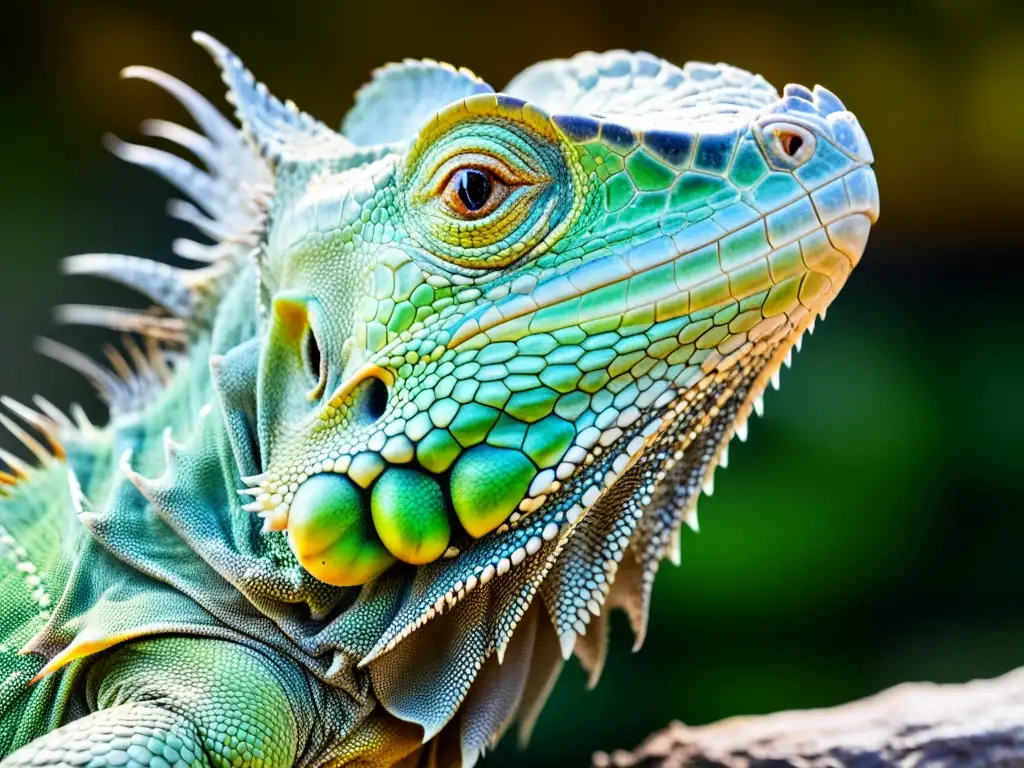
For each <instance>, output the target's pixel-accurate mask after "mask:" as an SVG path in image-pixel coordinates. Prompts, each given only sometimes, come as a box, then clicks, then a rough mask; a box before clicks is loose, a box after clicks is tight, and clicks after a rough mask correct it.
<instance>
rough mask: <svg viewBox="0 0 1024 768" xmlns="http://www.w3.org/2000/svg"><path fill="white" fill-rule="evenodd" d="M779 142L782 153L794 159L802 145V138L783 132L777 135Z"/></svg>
mask: <svg viewBox="0 0 1024 768" xmlns="http://www.w3.org/2000/svg"><path fill="white" fill-rule="evenodd" d="M779 141H780V143H781V144H782V151H783V152H785V153H786V154H787V155H789V156H790V157H795V156H796V153H797V152H799V151H800V147H802V146H803V145H804V139H803V137H802V136H800V135H799V134H796V133H788V132H783V133H781V134H780V135H779Z"/></svg>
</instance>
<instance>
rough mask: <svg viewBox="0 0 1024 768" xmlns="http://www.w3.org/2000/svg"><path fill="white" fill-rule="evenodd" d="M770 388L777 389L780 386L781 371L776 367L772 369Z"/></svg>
mask: <svg viewBox="0 0 1024 768" xmlns="http://www.w3.org/2000/svg"><path fill="white" fill-rule="evenodd" d="M771 381H772V389H774V390H776V391H778V389H779V387H781V386H782V372H781V371H780V370H779V369H778V368H776V369H775V370H774V371H772V380H771Z"/></svg>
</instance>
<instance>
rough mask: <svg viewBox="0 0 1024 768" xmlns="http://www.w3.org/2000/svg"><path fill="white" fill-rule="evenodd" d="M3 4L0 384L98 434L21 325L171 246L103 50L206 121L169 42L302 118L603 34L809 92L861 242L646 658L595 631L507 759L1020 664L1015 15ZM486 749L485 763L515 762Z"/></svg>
mask: <svg viewBox="0 0 1024 768" xmlns="http://www.w3.org/2000/svg"><path fill="white" fill-rule="evenodd" d="M4 15H5V22H4V26H3V29H2V31H0V35H2V36H3V38H7V39H2V40H0V43H2V45H0V65H2V68H0V71H2V72H3V73H4V74H3V78H2V80H0V109H2V110H3V113H2V120H0V147H2V148H3V160H2V161H0V237H2V247H0V275H2V283H0V328H2V329H3V333H2V334H0V392H4V393H7V394H10V395H13V396H15V397H18V398H27V397H28V396H30V395H31V393H32V392H35V391H38V392H41V393H43V394H44V395H46V396H47V397H49V398H51V399H52V400H54V401H55V402H57V403H60V404H67V403H68V401H70V400H80V401H82V402H84V403H85V405H86V407H87V409H88V410H89V411H90V412H91V413H93V414H96V415H97V416H98V415H99V414H101V413H102V409H101V408H100V406H99V404H98V403H97V402H96V401H95V399H94V398H93V397H92V396H91V394H90V393H89V390H88V387H87V386H86V385H85V383H84V382H83V381H80V380H79V379H78V378H77V376H76V375H75V374H72V373H70V372H68V371H66V370H64V369H62V368H61V367H60V366H58V365H57V364H56V363H51V362H49V361H47V360H45V359H43V358H42V357H40V356H39V355H37V354H35V353H34V351H33V349H32V344H33V337H35V336H36V335H40V334H45V335H54V336H56V337H57V338H60V339H62V340H65V341H67V340H71V341H73V342H75V343H78V344H80V345H82V346H84V347H85V348H86V349H88V350H90V351H94V352H98V350H99V346H100V342H101V341H102V335H101V334H100V333H99V332H96V333H90V332H86V331H77V330H64V329H57V328H55V327H54V324H53V321H52V319H51V315H50V307H51V306H52V305H54V304H57V303H61V302H67V301H83V300H85V301H101V302H103V301H110V300H114V301H132V300H133V299H131V298H130V297H128V296H127V295H126V294H124V293H121V292H120V291H118V290H117V289H115V288H112V287H109V286H105V285H102V284H100V283H93V282H87V281H85V280H65V279H62V278H61V277H60V276H59V274H58V268H57V264H58V259H59V258H60V257H62V256H65V255H69V254H72V253H77V252H90V251H113V252H125V253H134V254H139V255H146V256H156V257H169V243H170V241H171V239H172V237H176V236H179V235H182V234H185V233H186V231H187V230H186V229H185V228H184V227H183V226H178V225H176V224H175V223H173V222H171V221H170V220H169V219H168V218H166V217H165V216H163V215H162V210H163V205H164V201H165V199H166V198H167V197H168V196H169V194H170V190H169V189H168V188H167V187H166V186H165V185H164V184H162V183H161V182H160V181H158V180H157V179H156V178H155V177H150V176H149V175H147V174H145V173H144V172H142V171H139V170H136V169H134V168H130V167H128V166H125V165H123V164H121V163H119V162H118V161H116V160H115V159H114V158H112V157H111V156H109V155H108V154H106V153H105V152H104V150H102V149H101V147H100V142H99V139H100V136H101V135H102V134H103V133H104V132H107V131H109V132H113V133H116V134H117V135H119V136H121V137H123V138H127V139H136V138H138V136H139V134H138V131H137V124H138V123H139V121H140V120H141V119H143V118H146V117H155V116H160V117H170V118H174V119H183V118H184V115H183V112H182V110H181V109H180V108H179V107H178V106H177V105H176V104H175V103H174V102H173V101H172V100H171V99H170V98H169V97H168V96H166V95H165V94H163V93H162V92H160V91H158V90H157V89H155V88H153V87H152V86H150V85H148V84H144V83H138V82H127V83H126V82H121V81H119V80H118V75H117V73H118V71H119V70H120V69H121V68H122V67H124V66H126V65H128V64H137V63H141V64H149V65H153V66H156V67H159V68H161V69H164V70H167V71H169V72H171V73H173V74H175V75H177V76H178V77H180V78H182V79H183V80H185V81H186V82H189V83H191V84H192V85H194V86H195V87H197V88H198V89H199V90H200V91H201V92H203V93H204V94H206V95H208V96H210V97H213V98H215V99H216V100H217V103H219V104H221V103H222V102H221V101H220V99H219V97H220V95H221V92H222V88H221V85H220V83H219V79H218V77H217V74H216V73H215V71H214V69H213V67H212V66H211V64H210V62H209V60H208V59H207V57H206V55H205V54H204V53H203V52H202V51H201V50H199V49H198V48H197V47H196V46H194V45H192V44H191V43H190V42H189V39H188V34H189V32H190V31H191V30H193V29H197V28H198V29H203V30H206V31H208V32H210V33H212V34H214V35H215V36H217V37H219V38H220V39H221V40H223V41H224V42H225V43H227V44H228V45H230V46H231V47H233V48H234V49H235V50H236V51H237V52H238V53H239V54H240V55H241V56H242V57H243V59H244V60H245V61H246V62H247V63H248V65H249V66H250V67H251V68H252V69H253V70H254V72H255V73H256V74H257V76H258V77H260V78H261V79H263V80H265V81H267V83H268V84H269V85H270V87H271V89H272V90H273V91H274V92H275V93H276V94H278V95H279V96H281V97H289V98H292V99H294V100H295V101H296V102H298V104H299V105H300V106H301V107H302V108H303V109H305V110H307V111H310V112H312V113H313V114H315V115H317V116H318V117H320V118H321V119H323V120H325V121H326V122H328V123H331V124H337V122H338V121H339V120H340V118H341V116H342V114H343V113H344V111H345V110H346V109H347V107H348V106H349V105H350V103H351V94H352V93H353V91H354V90H355V89H356V88H357V87H358V86H359V85H360V84H361V83H362V82H363V81H364V80H365V78H366V77H367V75H368V73H369V71H370V70H371V69H372V68H373V67H375V66H378V65H380V64H383V63H385V62H388V61H392V60H396V59H401V58H403V57H424V56H426V57H432V58H439V59H443V60H447V61H451V62H453V63H455V64H458V65H464V66H468V67H470V68H472V69H473V70H474V71H476V72H477V73H478V74H480V75H481V76H483V77H484V78H485V79H488V80H489V81H490V82H492V83H493V84H495V85H496V86H499V87H500V86H501V85H502V84H503V83H505V82H507V81H508V80H509V79H510V78H511V76H512V75H514V74H515V73H516V72H518V71H519V70H520V69H522V68H523V67H525V66H527V65H528V64H530V63H532V62H534V61H536V60H538V59H543V58H551V57H557V56H566V55H571V54H573V53H575V52H577V51H579V50H584V49H595V50H603V49H607V48H614V47H625V48H633V49H646V50H650V51H652V52H654V53H656V54H659V55H661V56H663V57H665V58H667V59H669V60H671V61H675V62H677V63H682V62H684V61H686V60H688V59H703V60H712V61H718V60H724V61H728V62H730V63H733V64H736V65H738V66H741V67H745V68H748V69H752V70H755V71H758V72H760V73H762V74H763V75H765V77H767V78H768V79H769V80H770V81H771V82H773V83H774V84H776V86H779V87H780V88H781V86H782V85H783V84H785V83H786V82H790V81H794V82H802V83H805V84H807V85H813V84H814V83H816V82H818V83H822V84H823V85H826V86H828V87H829V88H831V89H832V90H834V91H835V92H836V93H837V94H838V95H839V96H840V98H842V99H843V100H844V101H845V103H846V105H847V106H848V107H849V108H850V109H852V110H853V111H855V112H856V113H857V114H858V116H859V117H860V120H861V123H862V124H863V126H864V127H865V129H866V130H867V133H868V135H869V137H870V139H871V142H872V144H873V147H874V150H875V155H876V168H877V173H878V180H879V186H880V188H881V196H882V218H881V221H880V223H879V224H878V226H877V227H876V228H875V230H874V232H873V234H872V236H871V242H870V243H869V246H868V251H867V254H866V256H865V257H864V260H863V262H862V264H861V266H860V267H859V268H858V269H857V271H856V272H855V273H854V275H853V277H852V278H851V280H850V282H849V284H848V286H847V288H846V290H845V292H844V294H843V295H842V296H841V297H840V299H839V300H838V302H837V303H836V304H835V305H834V307H833V308H832V309H831V310H830V312H829V316H828V320H827V321H826V322H825V323H823V324H822V323H819V326H818V331H817V333H816V334H815V335H814V336H813V337H811V338H809V339H808V340H807V343H806V344H805V346H804V351H803V352H802V353H801V354H800V355H798V356H797V358H796V363H795V365H794V367H793V369H792V370H790V371H784V373H783V376H782V383H783V387H782V390H781V392H778V393H774V392H773V393H769V395H768V397H767V413H766V415H765V417H764V418H763V419H761V420H759V421H757V422H756V423H754V424H753V425H752V429H751V439H750V441H749V442H748V443H747V444H744V445H734V447H733V450H732V453H731V464H730V467H729V469H728V470H725V471H723V472H720V474H719V475H718V477H717V478H716V480H717V483H716V484H717V488H718V490H717V491H716V493H715V496H714V497H713V498H710V499H706V500H704V501H702V503H701V507H700V513H701V526H702V533H701V534H699V535H696V534H692V533H690V532H687V533H686V535H685V538H684V541H683V564H682V566H681V567H680V568H673V567H671V566H670V565H668V564H666V565H665V566H664V567H663V569H662V571H661V573H660V574H659V577H658V580H657V585H656V588H655V599H654V606H653V611H652V621H651V630H650V632H649V635H648V640H647V644H646V646H645V647H644V648H643V650H642V651H641V652H640V653H638V654H635V655H632V654H630V652H629V648H630V645H631V640H632V639H631V637H630V636H629V630H628V627H627V626H626V622H625V620H624V619H623V617H621V616H617V617H616V620H615V621H614V622H613V642H612V652H611V655H610V658H609V661H608V665H607V668H606V671H605V675H604V679H603V680H602V681H601V684H600V685H599V686H598V688H597V689H596V691H593V692H587V691H586V690H585V688H584V683H585V679H584V675H583V674H582V672H581V671H580V670H579V668H578V667H577V666H576V664H575V662H573V663H571V664H569V665H568V667H567V669H566V672H565V673H564V674H563V676H562V679H561V680H560V682H559V684H558V687H557V689H556V691H555V694H554V696H553V698H552V700H551V701H550V703H549V704H548V707H547V710H546V712H545V713H544V715H543V717H542V719H541V722H540V725H539V726H538V728H537V731H536V734H535V738H534V741H533V744H532V746H531V748H530V752H529V756H530V758H531V760H530V762H531V763H533V762H537V763H549V764H550V763H564V764H577V765H579V764H584V763H585V762H586V760H587V758H588V756H589V754H590V753H591V752H592V751H593V750H594V749H610V748H614V747H625V746H631V745H633V744H635V743H636V742H638V741H639V740H640V739H641V738H642V737H643V736H644V735H646V734H647V733H648V732H649V731H651V730H653V729H655V728H658V727H661V726H663V725H664V724H666V723H667V722H668V721H669V720H670V719H672V718H679V719H682V720H684V721H686V722H688V723H693V724H696V723H704V722H708V721H711V720H714V719H717V718H721V717H725V716H728V715H733V714H743V713H759V712H768V711H772V710H776V709H780V708H791V707H809V706H826V705H832V704H838V703H840V702H843V701H846V700H849V699H851V698H854V697H859V696H862V695H866V694H870V693H872V692H874V691H877V690H879V689H881V688H883V687H886V686H888V685H891V684H894V683H897V682H900V681H903V680H910V679H921V678H927V679H931V680H937V681H959V680H966V679H969V678H972V677H976V676H990V675H995V674H998V673H1000V672H1003V671H1006V670H1008V669H1010V668H1012V667H1015V666H1017V665H1020V664H1022V663H1024V578H1022V576H1024V557H1022V554H1021V547H1022V544H1024V514H1022V513H1024V504H1022V498H1021V497H1022V492H1024V469H1022V467H1021V465H1020V462H1021V457H1022V456H1024V416H1022V407H1021V402H1020V397H1021V393H1022V392H1024V362H1022V360H1021V351H1022V346H1021V338H1022V332H1024V322H1022V319H1021V318H1022V313H1024V307H1022V304H1021V287H1020V286H1021V279H1022V277H1024V268H1022V264H1021V260H1022V259H1024V203H1022V198H1024V194H1022V193H1024V188H1022V185H1021V179H1024V3H1019V2H1003V3H1001V2H996V1H995V0H989V1H988V2H985V1H982V0H977V1H975V0H920V1H918V2H908V3H898V2H892V1H891V0H890V1H889V2H885V1H883V0H861V1H860V2H858V3H836V4H828V3H823V2H816V3H806V4H805V3H801V2H795V1H787V2H774V3H766V2H759V3H751V4H745V3H742V2H736V1H735V0H734V1H733V2H729V3H708V2H703V3H698V2H682V1H681V0H674V1H672V2H663V3H659V2H652V1H651V0H648V2H641V3H636V4H630V3H622V2H619V1H618V0H589V1H588V2H586V3H577V2H554V1H553V0H520V1H519V2H517V3H515V4H514V5H511V4H510V5H505V4H498V3H493V2H484V1H483V0H478V2H476V3H473V2H462V3H457V4H452V5H444V4H441V3H430V4H424V3H421V2H417V1H416V0H378V2H374V3H367V2H362V3H359V4H358V5H357V4H351V5H350V4H348V3H345V2H339V1H337V0H336V1H335V2H299V3H286V2H282V1H281V0H276V1H275V0H232V1H231V2H203V1H202V0H179V1H178V2H155V1H146V0H135V1H134V2H128V1H127V0H125V1H124V2H113V1H108V2H102V1H96V2H80V3H75V4H71V3H65V4H58V3H53V2H47V1H45V0H43V1H40V0H36V1H35V2H21V3H13V4H12V3H10V2H9V3H8V4H7V8H6V9H5V11H4ZM10 442H11V441H10V440H8V439H7V437H6V436H4V437H2V438H0V443H2V444H4V445H5V446H7V447H10ZM513 742H514V739H511V738H509V739H506V741H505V743H503V744H502V746H501V748H500V749H499V751H498V754H497V755H496V756H495V758H494V759H492V760H490V761H489V762H488V764H489V765H492V766H500V765H515V764H521V760H520V759H519V757H518V754H517V752H516V749H515V745H514V743H513Z"/></svg>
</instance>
